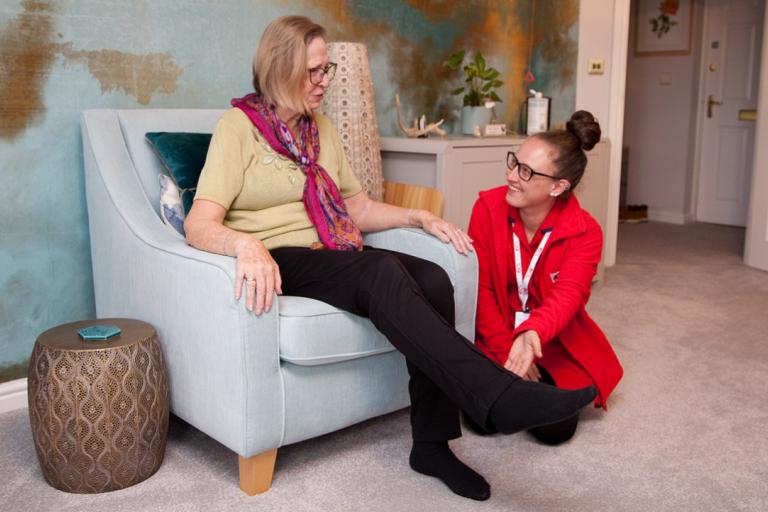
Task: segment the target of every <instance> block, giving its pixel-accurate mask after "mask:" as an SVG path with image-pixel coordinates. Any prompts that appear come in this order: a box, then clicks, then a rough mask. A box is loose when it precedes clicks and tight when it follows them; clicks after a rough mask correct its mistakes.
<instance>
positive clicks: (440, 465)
mask: <svg viewBox="0 0 768 512" xmlns="http://www.w3.org/2000/svg"><path fill="white" fill-rule="evenodd" d="M410 464H411V468H412V469H413V470H414V471H416V472H418V473H421V474H423V475H429V476H434V477H436V478H439V479H440V480H441V481H442V482H443V483H444V484H445V485H447V486H448V488H449V489H450V490H452V491H453V492H455V493H456V494H458V495H459V496H463V497H465V498H470V499H473V500H478V501H484V500H487V499H488V498H490V497H491V486H490V485H489V484H488V482H486V481H485V478H483V477H482V475H480V474H479V473H477V472H476V471H475V470H473V469H472V468H470V467H469V466H467V465H466V464H464V463H463V462H461V461H460V460H459V459H458V458H457V457H456V455H454V454H453V452H452V451H451V449H450V448H449V447H448V442H447V441H440V442H436V443H426V442H414V443H413V448H412V449H411V457H410Z"/></svg>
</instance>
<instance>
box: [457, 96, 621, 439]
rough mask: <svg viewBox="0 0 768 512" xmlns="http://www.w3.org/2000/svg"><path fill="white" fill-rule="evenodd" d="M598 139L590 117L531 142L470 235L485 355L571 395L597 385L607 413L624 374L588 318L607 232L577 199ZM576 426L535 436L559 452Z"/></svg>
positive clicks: (513, 156)
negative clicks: (477, 271) (576, 189)
mask: <svg viewBox="0 0 768 512" xmlns="http://www.w3.org/2000/svg"><path fill="white" fill-rule="evenodd" d="M599 140H600V127H599V125H598V124H597V121H596V120H595V119H594V117H593V116H592V115H591V114H590V113H588V112H584V111H580V112H577V113H575V114H574V115H573V116H572V117H571V120H570V121H569V122H568V124H567V129H566V130H556V131H550V132H546V133H540V134H537V135H534V136H533V137H530V138H529V139H527V140H526V141H525V142H524V143H523V145H522V146H521V147H520V149H519V151H518V152H517V153H514V152H510V153H509V154H508V156H507V167H508V169H507V185H506V186H503V187H499V188H496V189H491V190H488V191H484V192H481V193H480V197H479V199H478V200H477V202H476V203H475V206H474V209H473V212H472V218H471V221H470V226H469V235H470V237H471V238H472V239H473V240H474V247H475V251H476V252H477V257H478V260H479V264H480V286H479V291H478V307H477V322H476V344H477V346H478V347H479V348H480V350H482V351H483V352H484V353H485V354H486V355H488V356H489V357H490V358H491V359H493V360H495V361H497V362H498V363H499V364H501V365H503V366H504V367H505V368H507V369H508V370H511V371H513V372H515V373H517V374H518V375H520V376H523V377H525V378H528V379H531V380H537V381H542V382H546V383H549V384H553V385H556V386H558V387H561V388H565V389H577V388H581V387H583V386H586V385H594V386H596V387H597V389H598V396H597V398H596V400H595V405H596V406H601V407H603V408H605V406H606V401H607V399H608V396H609V395H610V393H611V391H613V389H614V388H615V387H616V384H617V383H618V381H619V380H620V379H621V376H622V374H623V370H622V367H621V365H620V363H619V361H618V358H617V357H616V354H615V353H614V351H613V349H612V348H611V346H610V344H609V342H608V340H607V339H606V337H605V335H604V334H603V332H602V330H600V328H599V327H598V325H597V324H596V323H595V322H594V321H593V320H592V318H590V316H589V315H588V314H587V312H586V310H585V305H586V303H587V300H588V299H589V295H590V291H591V286H592V280H593V278H594V276H595V273H596V271H597V264H598V262H599V261H600V257H601V251H602V232H601V229H600V226H599V225H598V223H597V222H596V221H595V220H594V219H593V218H592V216H591V215H590V214H589V213H587V212H586V211H585V210H583V209H582V208H581V207H580V206H579V202H578V200H577V199H576V197H574V196H573V195H572V193H571V192H572V190H573V188H574V187H575V186H576V185H577V184H578V182H579V180H580V179H581V176H582V175H583V173H584V169H585V167H586V160H587V159H586V155H585V154H584V150H589V149H591V148H592V147H594V145H595V144H596V143H597V142H598V141H599ZM515 239H516V240H515ZM515 246H517V251H516V249H515ZM516 252H517V255H516V254H515V253H516ZM532 261H533V264H534V265H533V268H531V262H532ZM518 270H519V272H518ZM526 292H527V293H526ZM465 419H466V418H465ZM468 423H469V425H470V426H471V427H473V428H474V429H475V430H476V431H478V432H480V433H488V432H487V430H485V429H483V428H481V427H479V426H478V425H475V424H474V423H472V422H471V421H469V422H468ZM577 423H578V415H577V416H574V417H573V418H570V419H568V420H564V421H563V422H561V423H559V424H555V425H551V426H547V427H540V428H538V429H531V433H532V434H533V435H534V436H535V437H536V438H538V439H539V440H540V441H542V442H545V443H547V444H559V443H562V442H564V441H566V440H568V439H570V438H571V437H572V436H573V434H574V433H575V431H576V425H577Z"/></svg>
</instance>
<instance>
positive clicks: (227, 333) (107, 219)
mask: <svg viewBox="0 0 768 512" xmlns="http://www.w3.org/2000/svg"><path fill="white" fill-rule="evenodd" d="M222 113H223V111H215V110H160V109H158V110H152V109H149V110H88V111H85V112H84V113H83V115H82V123H81V125H82V136H83V150H84V159H85V176H86V192H87V199H88V217H89V223H90V235H91V254H92V259H93V276H94V287H95V295H96V311H97V314H98V316H99V317H130V318H137V319H141V320H144V321H147V322H149V323H151V324H152V325H154V326H155V328H156V329H157V333H158V337H159V339H160V343H161V345H162V347H163V353H164V356H165V362H166V365H167V369H168V377H169V382H170V398H171V411H172V412H173V413H174V414H176V415H177V416H179V417H180V418H182V419H183V420H185V421H186V422H188V423H190V424H191V425H193V426H194V427H196V428H198V429H200V430H201V431H203V432H205V433H206V434H207V435H209V436H211V437H212V438H214V439H215V440H217V441H218V442H220V443H222V444H224V445H225V446H227V447H228V448H230V449H231V450H233V451H234V452H236V453H237V454H238V455H239V456H240V458H239V460H240V485H241V488H242V489H243V490H244V491H245V492H246V493H248V494H256V493H258V492H263V491H266V490H267V489H268V488H269V486H270V484H271V480H272V472H273V469H274V461H275V456H276V452H277V448H279V447H280V446H284V445H287V444H291V443H295V442H298V441H302V440H305V439H309V438H312V437H315V436H319V435H322V434H325V433H328V432H332V431H334V430H337V429H341V428H344V427H347V426H349V425H352V424H354V423H357V422H360V421H363V420H365V419H368V418H372V417H375V416H378V415H382V414H386V413H389V412H392V411H395V410H397V409H401V408H403V407H406V406H407V405H408V392H407V383H408V374H407V371H406V367H405V364H404V359H403V357H402V356H401V355H400V354H399V353H398V352H397V351H395V350H394V349H393V347H392V346H391V345H390V344H389V343H388V342H387V340H386V339H385V338H384V337H383V336H382V335H381V333H379V332H378V331H377V330H376V329H375V328H374V327H373V325H372V324H371V323H370V321H369V320H368V319H366V318H362V317H358V316H355V315H352V314H349V313H346V312H344V311H341V310H338V309H336V308H334V307H331V306H329V305H327V304H325V303H322V302H318V301H315V300H311V299H306V298H300V297H288V296H282V297H279V298H278V299H277V300H276V301H275V306H274V307H273V308H272V310H271V311H270V312H269V313H265V314H263V315H261V316H255V315H253V314H252V313H250V312H248V311H247V310H246V309H245V306H244V301H242V300H241V301H235V300H234V298H233V289H234V283H233V279H234V268H235V265H234V259H233V258H229V257H225V256H221V255H217V254H211V253H207V252H203V251H199V250H197V249H194V248H192V247H189V246H188V245H187V244H186V243H185V242H184V241H183V240H181V239H180V238H179V237H177V236H174V234H173V233H172V232H171V231H170V230H169V229H168V227H166V226H164V225H163V224H162V222H161V220H160V216H159V214H158V208H159V187H158V174H159V173H161V172H163V170H162V167H161V165H160V163H159V161H158V159H157V158H156V157H155V155H154V154H153V152H152V151H151V149H150V147H149V145H148V144H147V142H146V141H145V139H144V134H145V133H146V132H149V131H171V132H172V131H188V132H207V133H210V132H211V131H212V130H213V128H214V126H215V123H216V121H217V120H218V118H219V117H220V115H221V114H222ZM365 243H366V244H367V245H371V246H376V247H382V248H388V249H394V250H397V251H401V252H406V253H409V254H413V255H415V256H419V257H422V258H426V259H429V260H431V261H434V262H435V263H438V264H439V265H441V266H442V267H443V268H445V270H446V271H447V272H448V275H449V276H450V279H451V281H452V282H453V284H454V287H455V299H456V319H457V324H456V327H457V329H458V331H459V332H461V333H462V334H463V335H464V336H466V337H468V338H470V339H471V338H472V336H473V333H474V314H475V302H476V289H477V261H476V259H475V257H474V255H472V256H470V257H465V256H461V255H459V254H457V253H456V252H455V251H454V250H453V249H452V247H451V246H448V245H445V244H443V243H441V242H440V241H438V240H437V239H435V238H433V237H431V236H429V235H426V234H424V233H423V232H421V231H419V230H411V229H397V230H389V231H384V232H380V233H375V234H369V235H367V236H366V238H365Z"/></svg>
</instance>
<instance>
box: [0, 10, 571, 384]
mask: <svg viewBox="0 0 768 512" xmlns="http://www.w3.org/2000/svg"><path fill="white" fill-rule="evenodd" d="M293 13H303V14H307V15H308V16H310V17H312V18H313V19H315V20H316V21H318V22H320V23H322V24H323V25H325V26H326V27H327V28H328V31H329V35H330V39H331V40H352V41H362V42H365V43H366V44H367V46H368V48H369V54H370V59H371V68H372V71H373V75H374V84H375V87H376V94H377V99H376V102H377V111H378V117H379V127H380V130H381V131H382V133H384V134H394V133H396V123H395V118H394V111H393V108H394V94H395V93H397V92H399V93H400V95H401V97H402V100H403V105H404V111H405V114H406V118H409V119H410V118H413V116H415V115H418V114H422V113H426V114H427V116H428V117H429V118H430V119H436V118H438V117H445V118H446V121H447V124H448V125H449V126H450V125H451V124H453V122H454V117H455V115H456V113H457V112H458V108H459V100H458V99H457V98H455V97H452V96H450V95H449V94H448V92H449V91H450V90H451V89H453V88H455V87H456V86H457V85H458V84H459V78H458V77H457V76H456V75H455V74H452V73H450V72H449V71H447V70H446V69H444V68H443V67H442V66H441V63H442V61H443V60H444V59H445V58H446V57H447V56H448V55H449V54H450V53H452V52H453V51H455V50H457V49H461V48H465V49H469V50H475V49H479V50H481V51H483V53H484V55H485V56H486V59H487V60H488V61H489V62H490V64H491V65H493V66H495V67H497V68H498V69H499V70H501V71H502V75H503V76H502V78H503V79H504V80H505V82H506V83H505V86H504V88H502V89H501V90H500V91H499V94H500V96H501V97H502V99H503V100H504V103H503V104H502V105H500V106H499V108H498V111H499V113H500V114H501V116H502V117H503V118H504V120H506V121H507V122H509V123H510V124H511V125H512V127H516V126H517V123H518V120H519V107H520V105H521V103H522V101H523V100H524V97H525V91H526V90H527V89H528V88H529V85H528V84H527V83H525V82H524V80H523V76H524V73H525V71H526V69H527V66H528V55H529V53H528V51H529V45H531V43H532V49H533V52H532V71H533V73H534V74H535V75H536V77H537V80H536V82H534V83H533V84H532V87H535V88H537V89H541V90H544V91H545V93H546V94H548V95H550V96H552V97H553V98H554V103H553V112H552V119H553V122H555V123H557V122H562V121H563V120H564V119H566V118H567V117H568V115H570V113H571V111H572V110H573V105H574V97H575V82H576V80H575V65H576V50H577V48H576V41H577V30H578V27H577V23H576V22H577V19H578V0H519V1H518V0H474V1H472V0H467V1H460V0H381V1H374V0H367V1H366V0H327V1H309V0H283V1H278V0H272V1H256V0H228V1H226V2H211V1H209V0H168V1H163V2H158V1H139V0H137V1H133V2H126V1H124V0H120V1H117V0H69V1H67V0H58V1H43V0H37V1H35V0H0V175H1V176H2V182H3V187H2V188H0V382H2V381H6V380H11V379H14V378H17V377H21V376H24V375H25V374H26V361H27V359H28V357H29V354H30V353H31V350H32V345H33V343H34V340H35V338H36V337H37V335H38V334H39V333H40V332H42V331H43V330H45V329H48V328H49V327H52V326H55V325H58V324H61V323H64V322H69V321H74V320H80V319H83V318H92V317H93V316H94V305H93V291H92V279H91V268H90V248H89V242H88V222H87V215H86V205H85V198H84V185H83V168H82V150H81V140H80V134H79V125H78V116H79V113H80V111H81V110H83V109H86V108H98V107H110V108H142V107H147V108H150V107H199V108H204V107H214V108H225V107H227V105H228V101H229V99H230V98H232V97H234V96H240V95H242V94H243V93H244V92H246V91H247V90H248V89H249V84H250V59H251V56H252V53H253V50H254V48H255V46H256V44H257V42H258V39H259V37H260V35H261V32H262V31H263V29H264V27H265V26H266V25H267V23H268V22H269V21H271V20H272V19H274V18H275V17H277V16H280V15H284V14H293Z"/></svg>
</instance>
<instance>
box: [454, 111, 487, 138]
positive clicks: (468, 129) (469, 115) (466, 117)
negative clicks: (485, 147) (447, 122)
mask: <svg viewBox="0 0 768 512" xmlns="http://www.w3.org/2000/svg"><path fill="white" fill-rule="evenodd" d="M490 122H491V109H489V108H486V107H484V106H481V107H464V108H462V109H461V133H463V134H464V135H472V134H474V133H475V126H478V127H479V128H480V132H481V133H482V131H483V128H485V125H487V124H488V123H490Z"/></svg>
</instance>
